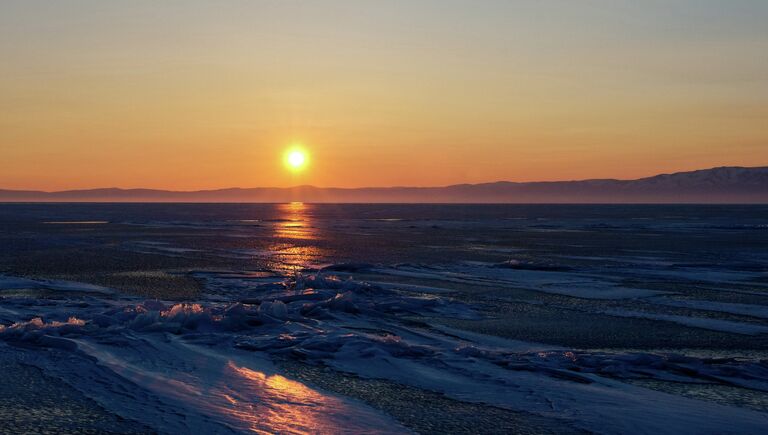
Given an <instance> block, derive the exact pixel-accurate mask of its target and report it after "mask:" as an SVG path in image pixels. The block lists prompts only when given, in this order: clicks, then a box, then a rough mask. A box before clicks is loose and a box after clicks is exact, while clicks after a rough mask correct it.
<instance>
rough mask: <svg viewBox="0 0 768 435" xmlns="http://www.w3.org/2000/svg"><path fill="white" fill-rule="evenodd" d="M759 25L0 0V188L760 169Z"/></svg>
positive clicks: (712, 10)
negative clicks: (296, 153) (291, 153)
mask: <svg viewBox="0 0 768 435" xmlns="http://www.w3.org/2000/svg"><path fill="white" fill-rule="evenodd" d="M766 23H768V1H762V0H749V1H747V0H730V1H727V0H722V1H711V0H677V1H675V0H665V1H660V0H643V1H625V0H605V1H598V0H580V1H571V0H563V1H548V0H536V1H524V0H521V1H511V0H509V1H501V0H483V1H478V0H382V1H374V0H348V1H342V0H325V1H319V0H318V1H312V0H304V1H292V0H275V1H260V0H241V1H238V0H230V1H200V0H183V1H182V0H164V1H156V0H131V1H121V2H118V1H103V0H92V1H86V0H67V1H61V0H50V1H40V0H20V1H17V0H2V1H1V2H0V188H5V189H40V190H62V189H74V188H93V187H123V188H136V187H145V188H163V189H175V190H196V189H209V188H224V187H234V186H238V187H257V186H278V187H284V186H291V185H299V184H312V185H316V186H338V187H361V186H404V185H409V186H439V185H448V184H456V183H477V182H489V181H498V180H510V181H534V180H569V179H584V178H625V179H626V178H637V177H642V176H648V175H653V174H657V173H662V172H675V171H681V170H691V169H700V168H707V167H713V166H723V165H729V166H730V165H738V166H760V165H768V121H766V120H768V25H766ZM295 144H301V146H302V147H303V149H305V150H306V151H307V152H308V154H309V156H308V157H309V164H308V165H307V166H306V168H305V169H304V170H302V171H289V170H286V168H285V166H284V165H283V162H282V160H283V155H284V153H285V151H286V150H287V149H288V148H290V147H291V146H293V145H295Z"/></svg>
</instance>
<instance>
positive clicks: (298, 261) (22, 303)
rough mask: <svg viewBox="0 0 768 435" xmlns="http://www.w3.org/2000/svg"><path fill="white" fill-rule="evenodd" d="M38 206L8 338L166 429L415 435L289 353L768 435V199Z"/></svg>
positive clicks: (414, 381) (627, 428) (578, 415)
mask: <svg viewBox="0 0 768 435" xmlns="http://www.w3.org/2000/svg"><path fill="white" fill-rule="evenodd" d="M4 207H5V206H4ZM18 207H19V208H18V209H16V210H10V211H9V210H8V209H7V208H6V209H3V210H1V211H0V222H2V223H3V227H2V228H3V230H2V231H3V232H2V233H0V234H2V237H3V238H2V241H3V242H4V245H3V246H4V250H3V253H4V255H5V256H4V257H2V260H0V261H1V262H0V264H2V265H3V269H4V270H5V271H6V272H5V273H4V274H3V275H0V298H1V299H0V325H1V326H0V340H1V341H2V342H3V343H4V345H5V346H16V347H21V348H24V349H25V352H32V353H33V354H34V355H36V357H35V358H33V359H29V358H28V359H27V363H31V364H34V365H36V366H38V367H40V368H42V369H43V370H44V372H45V373H48V374H50V375H52V376H55V377H58V378H61V379H62V380H64V381H65V382H67V383H68V384H69V385H71V386H72V387H74V388H76V389H77V390H79V391H81V392H83V393H84V394H85V395H86V396H87V397H89V398H90V399H93V400H95V401H96V402H97V403H99V404H100V405H101V406H103V407H104V408H105V409H107V410H109V411H110V412H114V413H116V414H117V415H120V416H121V417H124V418H126V419H130V420H134V421H140V422H142V423H144V424H146V425H148V426H149V427H151V428H153V429H155V430H158V431H160V432H164V433H180V432H190V433H224V432H263V433H273V432H296V433H339V432H344V433H403V432H409V431H411V428H409V427H408V426H407V425H404V424H403V423H402V422H401V421H398V419H397V418H395V417H394V416H391V415H387V414H386V413H385V412H383V411H382V409H379V408H377V407H375V406H372V404H370V403H364V402H362V401H360V400H357V399H355V398H352V397H346V396H344V395H340V394H338V393H334V392H330V391H327V390H324V389H322V388H319V387H315V386H313V385H312V384H311V383H305V382H300V381H298V380H297V379H296V378H295V377H293V376H292V374H291V373H290V371H286V370H284V369H282V368H281V365H280V364H279V362H280V361H286V360H291V361H296V362H300V363H301V364H307V365H311V366H317V367H323V368H325V370H327V371H328V373H330V374H333V373H338V374H344V375H345V376H348V375H354V376H358V377H360V378H363V379H381V380H386V381H390V382H393V383H398V384H403V385H407V386H410V387H414V388H418V389H423V390H428V391H432V392H437V393H441V394H444V395H445V396H446V397H448V398H451V399H455V400H457V401H460V402H467V403H477V404H482V405H483V406H493V407H497V408H500V409H507V410H511V411H524V412H526V413H530V414H532V415H536V416H539V417H542V418H545V419H550V420H551V421H553V422H557V425H564V427H568V428H571V429H573V430H585V431H589V432H596V433H627V432H632V433H764V432H765V431H766V430H767V429H768V398H766V397H768V363H767V362H766V360H768V352H767V351H766V350H767V349H768V346H767V344H768V339H767V338H766V337H768V288H767V287H768V277H767V276H766V267H765V264H766V263H765V261H766V259H768V249H766V247H767V246H768V244H766V243H765V242H766V240H768V238H767V237H766V228H767V227H766V226H765V225H766V222H768V214H767V213H766V209H765V208H761V207H753V208H746V209H739V208H736V211H734V210H732V209H728V208H719V209H718V208H711V207H710V208H707V207H704V208H696V207H683V208H675V207H656V208H653V207H646V208H643V207H628V208H625V209H617V208H611V207H608V208H603V209H601V208H600V207H593V208H586V209H585V208H576V209H575V211H574V210H572V211H569V209H567V208H557V207H555V208H552V209H547V208H546V207H532V208H525V206H517V207H506V208H504V207H501V208H494V207H493V206H489V207H479V208H473V207H476V206H450V207H449V206H446V207H445V208H444V209H442V210H441V209H440V207H439V206H438V207H433V208H422V207H419V206H413V207H411V208H409V207H408V206H369V207H365V206H309V205H295V204H294V205H274V206H253V207H251V208H249V207H248V206H237V205H232V206H220V205H219V206H213V205H211V206H207V207H209V208H205V207H203V206H178V207H181V208H180V209H174V208H170V207H171V206H162V205H156V206H143V207H144V208H143V209H139V208H134V207H138V206H125V205H124V206H117V205H115V206H95V205H92V206H90V207H91V208H88V207H86V206H72V205H69V206H59V207H60V208H55V207H54V206H48V208H45V207H43V206H26V207H27V208H24V207H22V206H18ZM62 207H63V208H62ZM121 207H122V208H121ZM153 207H154V208H153ZM184 207H188V208H184ZM228 207H229V208H228ZM270 207H271V208H270ZM388 207H389V208H388ZM462 207H463V208H462ZM435 209H437V210H435ZM745 211H747V212H748V213H745ZM93 221H106V222H108V223H106V224H104V223H99V224H98V226H96V224H92V223H89V222H93ZM41 222H77V223H71V224H67V225H64V224H50V223H49V224H44V227H43V226H41V224H40V223H41ZM180 280H186V281H180ZM187 282H189V283H193V284H194V285H195V286H197V287H195V288H197V289H198V290H196V291H195V292H194V293H192V294H191V295H188V296H187V295H186V294H185V296H184V297H183V298H181V299H183V301H179V300H178V299H179V297H176V296H174V295H176V293H174V286H175V285H177V283H187ZM185 285H186V284H185ZM190 285H192V284H190ZM154 290H157V291H156V292H155V293H152V291H154ZM164 292H166V293H164ZM141 294H144V295H146V294H151V295H153V297H152V298H147V297H146V296H140V295H141ZM173 299H177V300H173ZM553 427H560V426H553ZM486 429H487V428H486ZM478 431H482V430H481V429H478ZM553 431H555V430H553Z"/></svg>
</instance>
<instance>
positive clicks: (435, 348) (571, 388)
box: [0, 266, 768, 433]
mask: <svg viewBox="0 0 768 435" xmlns="http://www.w3.org/2000/svg"><path fill="white" fill-rule="evenodd" d="M476 267H478V266H470V267H468V268H466V269H464V270H463V271H457V272H448V271H442V272H441V271H439V270H431V271H428V270H426V269H421V270H420V269H417V268H414V267H403V268H399V269H384V271H385V272H392V273H396V272H398V271H402V272H404V273H410V274H419V275H420V276H438V277H440V278H441V279H444V280H445V279H448V280H452V279H455V280H460V281H464V280H469V281H472V280H476V279H478V278H477V277H476V275H471V274H469V273H468V272H470V271H473V270H475V269H474V268H476ZM486 269H489V270H492V271H493V270H496V271H498V270H499V269H493V268H486ZM519 273H524V274H530V273H533V274H534V275H533V276H534V277H535V276H536V275H535V273H536V272H535V271H527V270H526V271H520V270H512V271H508V270H504V271H503V273H502V274H501V275H495V274H493V273H492V274H491V277H490V278H489V279H490V281H487V282H490V283H493V282H494V281H493V280H500V279H509V277H511V276H514V275H517V274H519ZM200 276H204V279H205V280H206V283H207V285H213V286H215V288H216V289H218V290H221V291H224V290H225V289H226V291H227V292H228V293H226V294H228V295H230V296H231V297H232V298H233V300H230V301H226V302H224V301H216V300H210V299H205V298H204V299H203V300H201V301H199V302H194V303H170V302H165V301H155V300H150V301H141V300H137V299H132V298H121V299H114V298H110V299H106V298H104V299H101V298H99V297H96V296H98V295H99V294H100V292H94V286H90V285H87V284H78V283H71V282H63V281H38V280H29V279H22V278H14V277H8V276H3V277H2V279H1V280H0V287H2V288H20V287H23V288H48V289H56V290H63V291H66V292H72V291H78V292H83V293H90V294H89V295H85V296H78V294H75V293H64V294H70V295H72V296H71V297H82V298H87V301H88V303H87V304H51V303H48V302H47V301H45V300H35V299H29V298H23V297H15V296H8V297H4V299H3V300H2V303H3V306H4V307H5V311H4V313H5V315H6V316H7V317H14V318H15V319H14V320H13V321H12V323H9V324H6V325H3V326H2V327H0V340H3V341H6V342H8V343H11V344H23V345H24V346H27V347H31V348H40V349H49V350H50V352H48V353H46V354H45V355H46V356H45V357H41V358H40V360H39V361H38V362H37V364H38V365H40V366H41V367H43V368H45V370H47V371H48V372H50V373H54V374H58V375H60V376H62V377H65V378H67V379H69V380H70V381H71V382H72V383H73V384H74V385H75V386H76V387H77V388H79V389H81V390H83V391H87V392H88V393H89V395H90V396H91V397H93V398H94V399H95V400H97V401H98V402H99V403H101V404H102V405H103V406H105V407H106V408H107V409H111V410H116V411H119V412H120V413H121V415H123V416H124V417H126V418H135V419H139V420H141V421H144V422H147V423H148V424H150V426H154V427H162V429H163V430H164V431H167V432H169V433H174V432H176V433H178V432H197V433H224V432H247V431H256V432H259V431H261V432H270V433H274V432H284V431H286V430H289V431H295V432H297V433H309V432H312V433H316V432H320V433H322V432H338V431H339V430H340V428H343V430H344V431H347V432H351V433H402V432H405V431H406V430H405V429H404V428H403V427H401V426H400V425H399V424H398V423H397V422H395V421H393V420H392V419H390V418H389V417H387V416H385V415H383V414H381V413H380V412H378V411H375V410H373V409H371V408H370V407H368V406H366V405H364V404H361V403H358V402H355V401H353V400H350V399H346V398H343V397H338V396H336V395H333V394H330V393H327V392H324V391H321V390H317V389H314V388H312V387H311V386H308V385H305V384H302V383H299V382H297V381H295V380H293V379H291V378H290V375H289V374H287V373H281V372H280V371H279V370H278V369H277V368H275V367H274V366H273V365H272V363H271V362H270V357H273V356H281V357H288V358H300V359H302V360H303V361H305V362H307V363H311V364H323V365H326V366H328V367H331V368H333V369H336V370H339V371H343V372H349V373H354V374H356V375H358V376H361V377H366V378H383V379H387V380H391V381H394V382H400V383H404V384H407V385H411V386H414V387H419V388H424V389H428V390H432V391H436V392H440V393H443V394H445V395H447V396H448V397H452V398H455V399H458V400H464V401H471V402H480V403H485V404H490V405H494V406H498V407H502V408H506V409H513V410H521V409H524V410H526V411H528V412H533V413H537V414H540V415H544V416H557V417H558V418H565V419H566V420H568V421H569V422H571V424H572V425H574V426H575V427H578V428H581V429H584V430H588V431H594V432H598V433H627V432H633V433H761V432H764V430H765V428H766V427H768V414H765V413H760V412H756V411H751V410H747V409H742V408H735V407H729V406H724V405H720V404H714V403H709V402H702V401H697V400H693V399H689V398H684V397H680V396H674V395H669V394H665V393H661V392H657V391H652V390H647V389H644V388H640V387H637V386H633V385H631V384H628V383H624V382H622V380H629V379H638V378H644V379H657V380H671V381H675V382H686V383H701V382H720V383H723V384H728V385H737V386H741V387H744V388H751V389H759V390H762V391H768V368H766V366H765V364H764V363H763V362H760V361H753V360H741V359H707V358H694V357H686V356H681V355H673V354H655V353H610V352H597V351H588V350H576V349H565V348H560V347H556V346H547V345H543V344H540V343H526V342H521V341H515V340H505V339H500V338H493V337H486V336H484V335H481V334H476V333H470V332H466V331H459V330H456V329H453V328H448V327H418V326H413V325H412V324H411V323H408V322H403V321H402V319H403V318H404V317H407V316H408V315H412V314H416V313H418V314H421V315H427V316H429V315H432V316H445V317H459V318H465V319H473V318H478V314H477V313H476V312H475V310H474V309H473V307H472V306H468V305H465V304H462V303H459V302H455V301H451V300H449V299H444V298H440V297H437V296H434V295H427V296H424V295H423V294H422V293H425V292H422V290H424V289H422V288H419V287H410V288H409V287H407V286H406V287H403V286H399V287H398V286H394V285H392V286H380V285H377V284H374V283H367V282H363V281H357V280H354V279H350V278H344V277H339V276H336V275H333V274H331V273H312V274H297V275H295V276H294V277H291V278H280V277H277V276H268V275H265V274H260V273H254V274H248V273H244V274H237V273H214V272H208V273H206V274H202V272H201V275H200ZM536 283H537V285H539V286H541V285H543V283H542V282H541V280H540V281H536ZM550 283H551V281H550ZM96 289H100V288H96ZM595 291H605V289H599V290H595ZM94 295H96V296H94ZM624 296H626V295H622V297H624ZM237 298H239V299H240V301H239V302H237V301H236V300H237ZM609 314H611V315H618V316H646V314H645V313H637V312H631V311H615V312H613V311H612V312H610V313H609ZM648 316H649V317H648V318H654V319H658V320H664V321H675V322H678V323H681V324H687V325H690V326H695V327H706V328H711V329H718V330H727V331H729V332H735V333H742V334H753V333H763V332H766V330H768V328H766V327H763V326H760V325H756V324H755V325H753V324H746V323H737V322H725V321H721V320H716V319H697V318H688V317H683V316H662V315H652V317H651V315H648Z"/></svg>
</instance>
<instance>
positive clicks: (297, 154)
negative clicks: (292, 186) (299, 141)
mask: <svg viewBox="0 0 768 435" xmlns="http://www.w3.org/2000/svg"><path fill="white" fill-rule="evenodd" d="M308 162H309V156H308V155H307V152H306V151H304V149H302V148H301V147H297V146H294V147H291V148H290V149H288V151H286V152H285V166H286V167H287V168H288V169H290V170H292V171H300V170H302V169H304V168H305V167H306V166H307V163H308Z"/></svg>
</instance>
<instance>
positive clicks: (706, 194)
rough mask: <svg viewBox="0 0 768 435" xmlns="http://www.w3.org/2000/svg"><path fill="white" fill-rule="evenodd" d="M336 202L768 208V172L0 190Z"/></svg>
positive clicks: (128, 198) (26, 197)
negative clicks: (418, 183) (430, 183)
mask: <svg viewBox="0 0 768 435" xmlns="http://www.w3.org/2000/svg"><path fill="white" fill-rule="evenodd" d="M289 201H303V202H332V203H345V202H350V203H363V202H392V203H768V167H754V168H743V167H719V168H712V169H703V170H698V171H691V172H678V173H674V174H662V175H656V176H653V177H647V178H640V179H637V180H613V179H595V180H580V181H544V182H528V183H514V182H509V181H499V182H495V183H482V184H457V185H453V186H445V187H366V188H353V189H342V188H333V187H331V188H322V187H314V186H298V187H290V188H266V187H257V188H249V189H242V188H232V189H219V190H199V191H191V192H179V191H167V190H153V189H117V188H108V189H90V190H67V191H61V192H40V191H22V190H0V202H289Z"/></svg>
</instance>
